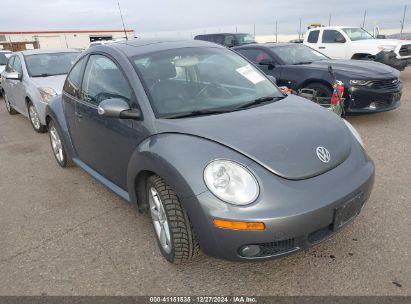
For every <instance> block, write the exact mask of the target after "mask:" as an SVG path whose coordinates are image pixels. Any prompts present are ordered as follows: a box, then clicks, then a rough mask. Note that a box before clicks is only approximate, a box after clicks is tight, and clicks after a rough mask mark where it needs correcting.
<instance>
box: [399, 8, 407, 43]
mask: <svg viewBox="0 0 411 304" xmlns="http://www.w3.org/2000/svg"><path fill="white" fill-rule="evenodd" d="M406 11H407V5H405V6H404V15H403V16H402V21H400V22H401V31H400V39H402V32H403V30H404V23H405V13H406Z"/></svg>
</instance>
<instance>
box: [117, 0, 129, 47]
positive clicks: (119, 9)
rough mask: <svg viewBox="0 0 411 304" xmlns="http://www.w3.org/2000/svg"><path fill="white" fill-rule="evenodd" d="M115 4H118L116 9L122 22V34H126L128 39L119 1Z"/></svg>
mask: <svg viewBox="0 0 411 304" xmlns="http://www.w3.org/2000/svg"><path fill="white" fill-rule="evenodd" d="M117 4H118V11H119V12H120V17H121V22H122V23H123V29H124V35H125V36H126V40H127V41H128V37H127V31H126V26H125V25H124V18H123V13H122V12H121V7H120V1H119V2H117Z"/></svg>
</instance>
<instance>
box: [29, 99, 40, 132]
mask: <svg viewBox="0 0 411 304" xmlns="http://www.w3.org/2000/svg"><path fill="white" fill-rule="evenodd" d="M29 116H30V120H31V123H32V124H33V127H34V128H35V129H36V130H38V129H40V117H39V114H38V113H37V111H36V109H35V108H34V106H33V105H30V107H29Z"/></svg>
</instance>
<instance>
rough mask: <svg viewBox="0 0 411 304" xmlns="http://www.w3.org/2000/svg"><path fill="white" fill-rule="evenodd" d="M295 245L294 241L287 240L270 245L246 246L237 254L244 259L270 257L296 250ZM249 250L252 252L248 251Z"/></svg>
mask: <svg viewBox="0 0 411 304" xmlns="http://www.w3.org/2000/svg"><path fill="white" fill-rule="evenodd" d="M295 243H296V242H295V240H294V239H287V240H281V241H275V242H270V243H260V244H253V245H246V246H243V247H242V248H241V249H240V250H239V253H240V255H241V256H243V257H246V258H262V257H271V256H276V255H280V254H284V253H287V252H291V251H295V250H297V249H298V247H297V246H296V244H295ZM250 248H251V249H252V250H250ZM257 248H258V249H257Z"/></svg>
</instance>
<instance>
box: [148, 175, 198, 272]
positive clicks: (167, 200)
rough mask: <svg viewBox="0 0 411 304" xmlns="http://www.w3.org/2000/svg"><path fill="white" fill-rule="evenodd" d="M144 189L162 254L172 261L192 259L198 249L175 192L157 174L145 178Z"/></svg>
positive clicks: (176, 262) (180, 261)
mask: <svg viewBox="0 0 411 304" xmlns="http://www.w3.org/2000/svg"><path fill="white" fill-rule="evenodd" d="M146 191H147V199H148V204H149V206H150V213H151V218H152V220H153V224H154V230H155V234H156V238H157V243H158V246H159V248H160V251H161V253H162V255H163V256H164V257H165V258H166V260H167V261H169V262H170V263H173V264H181V263H184V262H188V261H190V260H192V259H193V258H194V257H195V256H197V255H198V254H199V249H200V248H199V244H198V241H197V238H196V235H195V233H194V230H193V228H192V226H191V223H190V219H189V218H188V215H187V213H186V211H185V210H184V208H183V207H182V206H181V203H180V201H179V199H178V197H177V195H176V193H175V192H174V191H173V189H172V188H171V187H170V186H169V185H167V184H166V183H165V182H164V180H163V179H162V178H161V177H159V176H157V175H152V176H150V177H149V178H148V179H147V186H146Z"/></svg>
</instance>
